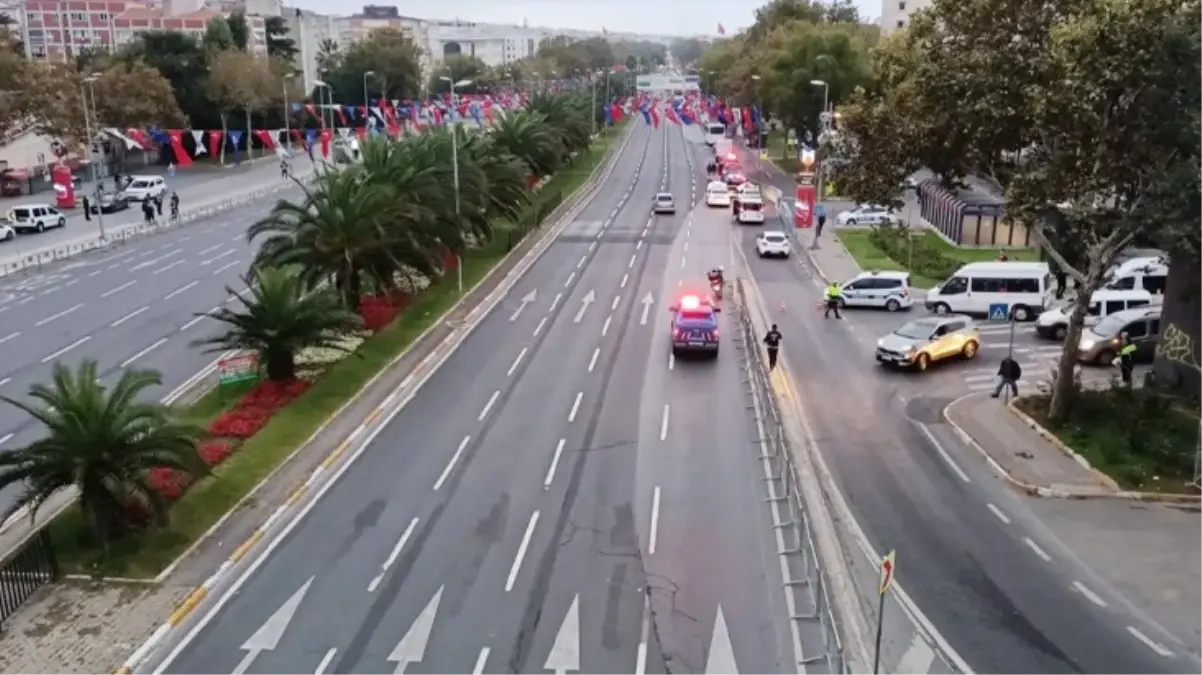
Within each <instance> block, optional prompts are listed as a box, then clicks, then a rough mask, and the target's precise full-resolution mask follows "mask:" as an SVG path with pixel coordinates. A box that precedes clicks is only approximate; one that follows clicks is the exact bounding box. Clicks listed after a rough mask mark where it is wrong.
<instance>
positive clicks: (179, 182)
mask: <svg viewBox="0 0 1202 675" xmlns="http://www.w3.org/2000/svg"><path fill="white" fill-rule="evenodd" d="M296 162H297V167H296V168H297V170H298V171H301V170H303V169H304V168H305V165H307V163H308V160H302V159H298V160H296ZM138 175H146V176H150V175H163V176H165V175H166V174H165V173H164V172H163V170H162V169H161V168H160V167H154V168H148V169H147V170H146V171H145V172H142V173H139V174H138ZM278 180H280V168H279V164H278V163H276V162H273V161H268V160H263V161H257V162H255V163H253V164H250V165H243V166H241V167H238V168H229V169H221V168H217V167H205V168H203V169H198V170H195V171H189V170H182V171H180V172H179V173H178V174H176V175H175V176H174V177H168V178H167V187H168V188H169V189H173V190H175V191H176V192H177V193H178V194H179V197H180V209H181V210H185V209H188V208H191V207H193V206H197V205H200V204H203V203H205V202H208V201H211V200H213V199H220V198H224V197H227V196H232V195H233V194H235V193H237V192H241V191H243V190H246V189H249V188H252V187H255V186H262V185H269V184H272V183H273V182H274V181H278ZM106 185H107V187H108V189H110V190H111V189H112V181H111V180H109V181H108V182H107V183H106ZM78 197H79V195H77V198H78ZM31 203H49V204H53V203H54V193H53V192H47V193H42V194H37V195H33V196H32V197H30V196H26V197H22V198H20V199H5V200H3V201H0V215H3V214H5V213H8V211H9V210H10V209H12V208H14V207H16V206H19V205H21V204H31ZM140 206H141V205H140V204H139V203H134V204H132V205H131V207H130V208H129V209H128V210H126V211H121V212H119V213H116V214H106V215H105V216H104V225H105V232H106V234H108V235H110V236H111V235H113V234H114V233H115V232H117V231H119V230H120V229H122V228H123V227H126V226H132V225H135V224H139V223H141V222H142V211H141V208H140ZM168 211H169V209H168V205H167V204H163V213H164V217H166V216H167V215H169V213H168ZM99 236H100V220H99V219H98V218H97V217H96V216H92V220H90V221H88V220H85V219H84V217H83V209H82V206H81V207H80V208H77V209H75V212H72V213H69V214H68V217H67V225H66V226H65V227H61V228H60V227H56V228H54V229H51V230H46V231H45V232H42V233H40V234H19V235H17V238H16V239H14V240H13V241H8V242H3V243H0V265H3V264H6V263H10V262H15V261H17V260H20V259H21V258H22V257H24V256H27V255H30V254H32V253H34V252H36V251H41V250H48V249H53V248H55V247H60V246H66V245H69V244H79V243H81V242H83V241H87V240H89V239H94V238H97V237H99Z"/></svg>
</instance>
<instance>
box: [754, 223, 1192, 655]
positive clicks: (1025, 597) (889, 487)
mask: <svg viewBox="0 0 1202 675" xmlns="http://www.w3.org/2000/svg"><path fill="white" fill-rule="evenodd" d="M757 233H758V228H748V229H747V230H746V231H745V232H744V233H743V234H742V245H743V250H744V252H745V253H746V255H747V257H748V259H749V261H750V265H751V269H752V272H753V274H754V276H755V278H756V280H757V282H758V284H759V287H760V290H761V292H762V293H763V295H764V296H765V301H766V302H767V303H768V305H769V307H770V308H771V309H772V311H773V320H775V321H777V322H778V323H779V324H780V326H781V330H782V332H783V334H784V347H783V349H784V350H785V351H786V353H788V354H789V355H790V359H791V362H792V364H793V366H794V369H795V371H796V372H795V373H794V375H795V376H796V377H797V382H796V386H797V387H798V389H799V390H800V391H801V395H802V397H803V398H804V399H805V403H806V405H807V410H808V414H809V417H810V423H811V425H812V426H813V434H814V436H815V442H816V445H817V447H818V450H819V451H820V452H822V453H823V455H824V456H825V457H826V459H827V462H828V464H829V465H830V466H831V469H832V471H833V472H834V474H835V476H836V480H837V482H838V484H839V488H840V490H841V491H842V492H843V494H844V495H845V496H846V498H847V501H848V502H849V504H850V506H851V509H852V511H853V512H854V513H855V514H856V516H857V519H858V520H859V522H860V524H861V525H862V527H863V529H864V530H865V532H866V534H867V536H868V538H869V539H870V540H871V542H872V544H873V547H874V548H875V549H876V550H877V551H888V550H890V549H896V550H897V559H898V570H899V571H898V575H899V578H901V579H904V581H905V583H906V587H907V590H908V591H909V594H910V595H911V596H912V597H913V599H914V601H915V602H916V603H917V605H918V606H919V607H920V608H921V609H922V611H923V612H924V613H925V614H926V616H927V617H928V618H929V619H930V620H931V622H932V623H933V624H934V625H935V627H936V628H937V629H938V630H939V631H940V632H941V633H942V634H943V637H944V638H946V639H947V641H948V642H949V643H950V644H951V645H952V647H953V648H954V649H955V650H956V651H958V652H959V654H960V656H962V657H963V658H964V659H965V660H966V661H967V662H968V664H969V665H970V666H971V667H972V668H973V669H974V670H976V671H978V672H1016V673H1019V672H1025V673H1035V672H1037V673H1071V672H1083V673H1084V672H1088V673H1131V672H1140V673H1157V672H1196V670H1197V663H1196V662H1190V661H1189V660H1188V659H1186V658H1181V657H1179V656H1177V655H1173V656H1169V657H1166V656H1163V655H1161V654H1159V653H1157V652H1156V651H1155V650H1154V649H1152V648H1150V647H1149V646H1147V644H1141V642H1142V640H1141V639H1139V638H1138V637H1136V636H1135V635H1134V634H1133V633H1131V632H1130V631H1129V630H1128V626H1140V627H1142V628H1141V629H1140V630H1141V634H1143V635H1145V636H1151V639H1152V640H1154V641H1160V642H1163V641H1164V640H1165V639H1166V638H1165V637H1161V636H1160V635H1159V633H1157V632H1156V631H1155V630H1154V626H1152V625H1151V624H1150V622H1143V621H1140V615H1139V614H1138V613H1132V612H1130V611H1128V609H1127V607H1128V605H1127V604H1126V603H1124V602H1122V601H1120V600H1119V599H1118V598H1116V597H1113V596H1111V597H1110V602H1109V603H1105V602H1103V603H1102V604H1099V603H1097V602H1095V601H1094V600H1093V599H1092V598H1090V597H1089V596H1088V595H1087V594H1085V593H1083V592H1081V591H1079V590H1078V589H1077V588H1076V587H1075V585H1074V583H1073V581H1074V580H1076V579H1086V580H1089V579H1094V578H1096V575H1093V574H1092V573H1091V572H1090V571H1089V569H1088V567H1087V566H1085V565H1084V564H1083V563H1082V562H1081V561H1080V560H1078V559H1076V558H1075V557H1073V556H1071V555H1064V556H1059V557H1058V558H1053V557H1050V556H1049V554H1048V553H1047V552H1048V551H1055V552H1057V553H1060V552H1063V551H1064V550H1065V547H1064V546H1063V545H1062V544H1060V543H1059V542H1058V541H1057V540H1055V539H1054V536H1052V535H1050V534H1049V532H1048V530H1047V528H1046V527H1043V526H1042V525H1041V524H1040V521H1039V519H1038V517H1037V516H1036V515H1034V514H1032V513H1031V512H1030V511H1029V509H1028V508H1027V507H1026V506H1025V505H1024V504H1023V502H1022V501H1021V499H1019V498H1017V497H1016V496H1015V495H1014V494H1013V493H1010V492H1008V491H1007V490H1006V489H1005V488H1004V487H1003V486H1002V485H1001V484H1000V482H998V481H997V480H996V479H994V478H993V477H992V476H991V475H990V474H989V473H988V471H987V470H986V469H985V467H984V466H983V464H982V463H980V462H976V461H970V460H969V459H966V458H968V457H970V455H971V451H968V452H969V454H968V455H964V454H961V453H958V452H956V450H955V449H956V448H958V447H959V444H958V441H957V440H956V439H955V437H954V435H953V434H951V433H950V430H949V429H947V428H946V427H944V426H943V425H942V424H941V422H942V420H941V418H940V411H941V410H942V408H943V407H944V406H945V405H946V404H947V403H948V402H950V400H951V397H952V395H949V394H943V393H939V392H935V393H932V392H931V391H929V390H927V391H926V392H923V391H922V390H921V389H918V388H914V387H912V386H910V383H908V382H906V381H903V380H902V379H899V378H897V377H895V375H897V374H895V373H890V372H886V371H884V370H883V369H881V368H879V367H878V366H877V365H876V364H875V362H874V361H873V358H872V351H871V349H872V347H871V345H872V342H873V341H874V340H875V337H876V336H875V329H873V328H868V329H865V324H863V323H860V322H859V319H860V314H857V315H856V316H855V318H854V319H852V320H847V321H835V320H834V319H832V320H829V321H824V320H823V318H822V312H821V311H820V310H818V309H817V308H816V303H817V301H818V300H819V298H820V277H818V275H817V272H816V271H814V270H812V269H810V268H809V267H808V265H807V264H806V263H804V262H801V261H798V259H797V258H796V257H795V258H793V259H791V260H788V261H781V260H759V259H758V258H756V257H755V253H754V237H755V235H756V234H757ZM782 302H783V303H785V309H784V310H783V311H782V310H781V309H780V307H781V303H782ZM922 311H923V310H921V309H919V310H915V315H918V314H919V313H922ZM881 316H885V317H887V321H888V323H889V324H890V325H893V324H895V323H897V322H900V321H902V320H904V317H897V316H893V317H890V316H889V315H881ZM884 320H885V319H882V321H884ZM866 330H867V331H868V332H871V333H873V335H872V336H871V339H863V338H862V337H861V335H860V334H861V333H863V332H865V331H866ZM996 339H997V338H990V340H989V341H990V342H993V341H995V340H996ZM1024 339H1025V338H1024ZM988 349H990V350H996V349H997V348H996V347H992V346H990V347H988ZM980 358H981V359H982V360H983V361H984V362H988V363H990V364H991V365H992V366H993V367H996V362H995V360H994V358H993V355H991V354H987V353H985V352H983V353H982V355H981V357H980ZM997 358H999V359H1000V356H998V357H997ZM946 374H947V373H945V375H946ZM912 420H913V421H917V422H921V423H925V424H926V425H927V427H926V429H927V431H926V432H924V431H923V430H922V429H921V428H920V427H918V426H917V425H915V424H914V423H913V422H912ZM928 432H929V435H928ZM948 448H951V449H952V451H949V450H948ZM957 458H958V459H957ZM1115 555H1120V553H1119V552H1117V551H1116V552H1115ZM1045 557H1046V558H1047V559H1046V560H1045ZM1133 622H1134V623H1133ZM1177 654H1180V652H1177Z"/></svg>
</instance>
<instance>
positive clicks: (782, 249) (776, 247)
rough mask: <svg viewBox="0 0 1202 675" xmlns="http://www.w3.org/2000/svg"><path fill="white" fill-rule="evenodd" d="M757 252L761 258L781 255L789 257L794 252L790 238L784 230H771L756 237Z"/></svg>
mask: <svg viewBox="0 0 1202 675" xmlns="http://www.w3.org/2000/svg"><path fill="white" fill-rule="evenodd" d="M755 252H756V253H757V254H759V256H760V257H761V258H767V257H769V256H772V257H781V258H788V257H789V254H790V253H792V252H793V247H792V246H790V245H789V238H788V237H787V236H785V233H784V232H780V231H778V230H773V231H771V232H762V233H760V236H758V237H756V238H755Z"/></svg>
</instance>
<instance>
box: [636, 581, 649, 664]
mask: <svg viewBox="0 0 1202 675" xmlns="http://www.w3.org/2000/svg"><path fill="white" fill-rule="evenodd" d="M642 623H643V627H642V629H641V630H640V631H639V648H638V650H637V653H636V654H635V657H634V673H635V675H645V674H646V672H647V642H648V641H649V640H650V638H651V596H650V595H649V594H647V593H644V594H643V622H642Z"/></svg>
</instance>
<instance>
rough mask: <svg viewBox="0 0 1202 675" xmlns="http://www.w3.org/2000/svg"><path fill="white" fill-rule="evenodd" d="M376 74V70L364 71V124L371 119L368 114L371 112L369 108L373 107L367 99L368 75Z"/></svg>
mask: <svg viewBox="0 0 1202 675" xmlns="http://www.w3.org/2000/svg"><path fill="white" fill-rule="evenodd" d="M375 74H376V71H374V70H367V71H364V72H363V123H364V124H367V120H369V119H371V118H370V117H368V115H369V114H370V113H368V110H370V109H371V108H370V105H371V104H370V103H369V102H368V100H367V76H368V75H375Z"/></svg>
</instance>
